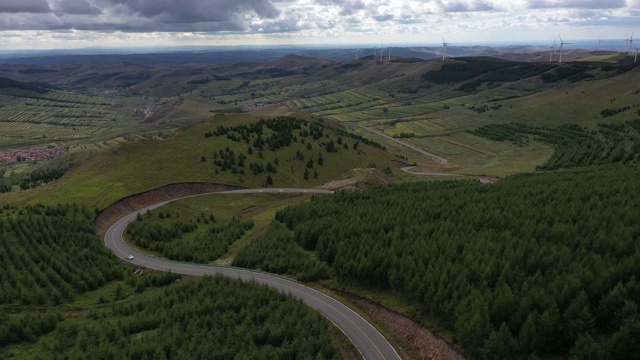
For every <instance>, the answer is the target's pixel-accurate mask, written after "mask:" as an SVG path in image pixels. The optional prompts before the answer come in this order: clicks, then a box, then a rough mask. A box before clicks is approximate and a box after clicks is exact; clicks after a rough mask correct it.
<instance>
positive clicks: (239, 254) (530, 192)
mask: <svg viewBox="0 0 640 360" xmlns="http://www.w3.org/2000/svg"><path fill="white" fill-rule="evenodd" d="M546 54H547V53H546V52H537V53H526V54H525V53H522V54H520V55H519V56H518V57H516V56H515V55H514V54H502V55H500V56H496V57H483V56H471V55H467V56H458V57H452V58H447V59H446V60H441V59H431V60H424V59H418V58H413V57H401V56H393V57H391V58H390V59H384V60H383V61H380V60H378V59H377V58H374V57H371V56H368V57H366V56H365V57H362V58H360V59H357V60H356V59H350V60H349V59H345V60H342V61H337V60H329V59H326V58H321V57H309V56H301V55H286V54H283V55H284V56H281V57H277V58H275V57H274V59H271V58H269V59H265V61H263V62H251V63H250V62H234V63H207V62H201V63H193V64H180V65H176V64H170V63H167V62H165V63H163V62H162V61H158V63H154V64H150V63H146V62H134V61H131V62H123V63H110V62H108V61H105V62H102V63H100V62H78V63H73V64H69V63H64V62H60V63H56V62H52V63H50V64H10V63H8V62H7V63H6V64H2V65H0V76H1V78H0V129H2V131H1V133H0V151H1V152H2V153H3V154H7V155H6V156H4V155H3V157H2V159H4V158H5V157H6V158H7V159H9V158H10V159H12V160H11V161H9V160H7V161H4V162H3V163H2V164H0V169H1V170H0V175H2V176H1V177H0V232H2V233H3V234H5V235H6V236H5V235H3V238H2V246H3V249H4V250H3V252H2V253H1V254H0V255H2V256H3V257H2V259H3V260H2V263H3V264H8V265H7V269H8V271H7V272H6V274H4V275H3V277H2V282H1V283H0V288H1V289H3V290H4V291H3V294H4V295H3V296H2V298H0V319H3V321H2V325H0V357H5V356H6V357H12V358H25V359H26V358H42V359H48V358H59V357H65V358H81V356H80V355H79V354H80V353H81V352H86V351H94V352H95V353H96V354H101V355H100V356H101V357H102V358H110V357H127V358H143V357H144V356H146V357H152V358H162V357H163V356H164V357H166V358H173V357H176V356H179V354H187V353H189V354H200V355H201V356H205V355H204V354H207V353H206V352H205V349H198V350H196V349H195V348H194V346H195V345H194V344H196V343H202V342H210V343H211V344H217V345H215V346H214V345H211V346H212V347H216V346H217V347H218V350H214V349H213V348H212V349H210V350H207V351H209V353H208V354H210V355H211V354H214V353H215V354H216V355H215V356H217V358H221V359H222V358H229V354H242V356H245V357H247V358H274V357H275V358H287V357H289V358H323V359H324V358H358V357H360V356H365V354H371V353H368V352H367V351H369V350H365V349H364V348H362V346H363V345H359V344H361V343H359V342H357V341H355V340H354V338H353V335H350V334H352V333H353V331H352V330H353V329H351V328H350V325H348V324H347V325H344V324H341V323H340V321H338V320H335V318H334V317H332V315H327V313H326V312H325V311H324V310H323V311H322V313H323V314H325V316H326V318H325V317H322V316H321V315H319V314H318V313H316V312H315V311H311V310H310V309H308V308H307V307H305V306H304V305H303V304H302V302H300V301H299V300H297V299H294V298H296V297H297V298H302V299H305V298H304V297H303V296H298V295H295V296H293V297H291V296H288V295H283V294H281V293H279V291H276V290H271V289H268V288H267V287H265V286H263V285H260V284H259V283H256V282H243V281H240V280H235V279H227V278H223V277H221V276H209V275H207V276H205V279H204V280H201V279H199V277H200V276H201V275H202V274H201V273H200V270H199V269H201V268H203V269H205V268H206V269H209V270H207V273H208V272H209V271H211V274H213V273H215V272H231V271H235V270H233V269H235V267H239V268H243V269H252V271H253V272H251V273H249V272H247V274H258V275H260V276H262V275H261V274H263V275H264V278H265V279H270V277H269V276H272V275H269V274H273V276H281V277H284V278H287V279H293V282H292V283H295V284H296V286H297V284H299V283H300V284H302V285H304V286H309V287H311V288H314V289H317V290H319V291H321V292H323V293H327V294H335V293H340V292H344V294H345V295H344V297H343V298H340V299H339V300H340V301H341V302H342V303H344V304H345V305H346V306H348V307H349V308H351V309H353V310H348V311H355V313H357V314H359V315H360V316H362V317H360V316H357V315H355V316H356V317H358V318H360V319H362V321H363V322H364V324H365V325H363V326H369V327H370V328H371V329H370V330H367V331H373V332H375V333H377V334H378V335H380V336H381V337H382V338H384V339H386V340H385V342H386V341H389V342H390V345H389V347H390V349H389V351H390V352H389V353H390V354H392V353H395V352H397V354H396V355H397V356H400V357H401V358H408V359H409V358H410V359H421V358H425V357H429V358H434V359H435V358H462V357H465V358H469V359H532V358H537V359H556V358H569V357H570V358H585V357H586V356H587V355H588V354H591V355H593V356H596V357H594V358H597V359H615V358H633V356H634V354H637V352H636V351H637V350H638V349H637V343H636V342H635V340H634V339H637V336H638V334H639V329H640V327H639V326H640V315H639V314H640V313H639V312H638V306H640V287H639V286H638V283H637V274H638V273H640V268H638V264H640V258H638V249H637V246H635V245H634V244H635V243H637V241H638V239H640V223H639V222H638V221H637V219H636V217H634V216H635V215H634V214H637V213H638V211H640V204H638V201H637V198H638V197H637V196H635V195H634V194H637V193H638V191H640V184H639V183H638V179H640V176H638V175H640V173H639V171H640V170H639V167H638V166H639V165H640V164H639V163H640V100H639V99H640V97H638V94H640V85H638V84H640V82H639V81H638V80H640V67H638V66H636V64H635V63H634V62H633V57H632V56H622V55H619V54H616V53H605V52H589V51H574V52H572V53H568V54H567V58H566V59H567V60H566V62H565V63H562V64H558V63H548V62H546V61H544V59H545V58H546V56H547V55H546ZM167 61H168V60H167ZM0 62H1V61H0ZM29 149H32V150H29ZM33 149H35V150H33ZM55 149H65V151H59V152H58V151H56V150H55ZM18 151H23V152H22V154H23V155H15V156H14V155H13V154H18V153H17V152H18ZM47 151H48V152H51V153H52V154H53V155H52V156H51V158H48V156H44V155H42V156H40V157H38V158H37V159H36V158H28V157H27V155H24V154H30V153H38V154H45V153H48V152H47ZM20 156H21V157H20ZM14 160H15V161H14ZM291 188H295V189H300V190H295V191H294V190H288V189H291ZM238 190H239V191H238ZM219 191H237V192H238V193H235V194H233V195H231V194H225V195H222V194H215V192H219ZM290 192H291V193H290ZM294 192H295V193H296V194H294ZM300 192H302V193H300ZM333 192H335V194H333V195H321V194H325V193H326V194H329V193H333ZM314 193H318V194H315V195H313V194H314ZM204 194H207V195H204ZM196 195H198V196H196ZM200 195H201V196H200ZM178 199H180V200H178ZM173 200H175V201H173ZM167 201H168V203H165V202H167ZM154 204H162V206H161V207H158V208H155V206H154ZM149 206H152V207H153V209H152V210H150V211H149V212H147V211H146V208H147V207H149ZM141 209H145V211H143V212H141V213H140V214H139V215H137V216H136V212H137V211H138V210H141ZM129 214H131V215H129ZM125 215H129V217H130V218H129V220H128V221H130V222H131V223H130V224H129V225H128V226H127V225H126V224H123V225H122V226H121V228H119V231H121V232H122V233H123V234H124V241H123V242H122V243H121V244H120V243H119V244H120V246H121V248H119V249H120V250H116V251H114V253H115V255H114V253H111V252H109V251H108V250H107V248H105V246H103V239H104V238H105V235H106V236H107V237H109V238H113V237H114V235H113V233H111V232H107V229H108V228H109V227H110V226H111V225H113V224H114V223H115V222H116V220H118V219H120V218H121V217H123V216H125ZM125 229H126V230H125ZM109 234H110V235H109ZM123 249H124V250H123ZM129 253H133V255H134V259H130V260H126V259H125V260H123V258H124V257H125V256H126V255H128V254H129ZM118 258H120V259H118ZM142 260H144V261H147V262H149V264H150V263H152V262H156V263H157V264H156V265H155V266H148V264H147V265H145V263H142V262H141V261H142ZM169 261H172V263H173V264H176V265H175V266H176V269H178V267H180V266H183V265H184V269H187V268H188V269H189V271H186V270H185V271H182V270H175V269H174V270H175V271H170V272H167V273H164V274H163V273H161V271H166V270H171V269H167V268H163V267H165V266H168V265H166V264H169ZM180 264H182V265H180ZM196 264H197V265H196ZM153 269H155V270H153ZM193 269H198V270H193ZM141 270H143V271H141ZM194 271H195V273H194ZM243 271H244V270H243ZM177 274H183V275H177ZM243 274H244V273H243ZM195 275H197V276H195ZM258 275H255V276H258ZM237 276H238V275H231V277H237ZM242 276H244V275H242ZM251 276H254V275H251ZM287 281H289V280H287ZM258 282H263V281H261V280H259V281H258ZM298 282H299V283H298ZM285 283H286V282H285ZM292 286H293V285H292ZM305 288H306V287H305ZM276 289H280V290H281V289H282V287H281V286H280V287H276ZM307 289H308V288H307ZM305 291H307V290H305ZM309 291H311V290H309ZM214 293H221V294H225V295H224V296H222V297H217V295H215V296H214V295H213V294H214ZM286 293H287V292H286V291H285V294H286ZM205 296H212V297H213V298H214V299H213V300H210V301H209V300H207V299H205V298H204V297H205ZM323 296H325V295H323ZM332 296H333V295H332ZM163 298H166V299H172V300H171V301H175V302H183V303H181V305H180V306H174V308H173V309H174V310H171V309H170V308H168V307H166V305H167V304H166V303H165V302H164V301H163V300H162V299H163ZM187 299H191V300H187ZM229 299H232V300H234V301H228V300H229ZM240 299H242V301H241V302H236V300H237V301H239V300H240ZM349 299H361V300H362V299H365V300H367V301H370V303H371V304H372V306H374V307H377V310H373V312H374V313H376V312H377V313H381V312H383V311H390V312H393V313H394V314H395V315H396V316H397V317H396V320H393V321H396V322H397V319H400V318H402V319H404V320H406V321H408V322H410V323H411V324H413V325H414V326H417V327H424V328H426V329H429V330H431V331H433V332H434V333H435V334H437V336H438V338H439V339H441V340H442V341H443V344H446V346H445V349H444V350H439V352H434V350H433V348H432V347H430V346H432V345H424V343H425V341H424V340H423V338H421V339H420V340H415V339H413V340H412V339H410V337H408V336H406V334H404V335H403V334H402V331H401V330H398V328H397V327H393V326H391V325H390V324H385V320H380V318H381V317H380V316H377V315H375V314H373V315H372V314H368V313H367V311H368V310H365V308H366V306H364V305H362V303H363V301H360V305H354V304H355V303H358V301H355V300H349ZM305 301H306V300H305ZM326 301H329V300H326ZM331 301H335V300H331ZM307 303H308V302H307ZM336 306H337V305H336ZM341 306H342V305H341ZM312 307H314V308H318V307H317V306H313V305H312ZM202 311H215V312H217V313H220V314H222V315H220V316H221V317H222V318H208V317H207V318H199V316H198V315H197V314H200V313H201V312H202ZM345 311H347V310H345ZM355 313H354V314H355ZM158 314H161V316H157V315H158ZM225 314H229V315H225ZM232 314H233V316H236V315H237V316H239V317H238V318H233V316H232ZM296 316H297V317H298V318H300V319H302V320H300V322H299V323H296V321H295V320H294V319H295V318H296ZM175 318H179V319H181V322H180V324H181V325H180V326H183V327H184V329H187V331H186V332H185V333H186V334H189V335H190V336H193V337H192V338H191V339H192V340H187V337H185V336H184V334H179V333H180V332H181V330H179V329H178V328H176V327H175V326H174V325H172V323H173V321H174V320H173V319H175ZM327 318H328V319H329V320H331V321H327ZM278 319H283V320H282V322H280V320H278ZM376 319H377V320H376ZM358 321H359V320H358ZM387 321H391V320H387ZM214 323H219V324H221V326H220V331H217V330H214V329H215V328H216V327H215V326H214ZM347 323H348V321H347ZM26 324H32V325H26ZM101 324H107V325H106V326H104V327H103V328H102V325H101ZM228 324H236V325H228ZM283 324H284V325H283ZM234 326H235V327H234ZM345 326H347V327H348V329H346V330H345V328H344V327H345ZM403 326H405V327H406V326H408V325H403ZM203 328H204V329H209V330H211V331H209V332H207V333H208V334H209V335H206V336H204V335H203V337H202V338H201V337H199V335H195V334H196V333H199V330H198V329H203ZM341 330H342V331H341ZM343 332H344V333H346V336H345V334H343ZM356 332H357V331H356ZM376 336H377V335H376ZM172 337H173V338H175V339H183V340H182V344H183V345H180V346H176V345H175V344H172V342H171V341H167V339H171V338H172ZM210 337H212V338H210ZM65 338H68V339H69V340H64V339H65ZM71 339H73V340H71ZM196 339H197V340H196ZM224 339H227V340H228V339H243V341H244V344H245V345H239V344H238V343H235V342H233V341H226V340H224ZM349 339H351V340H349ZM380 341H382V340H379V341H378V343H380ZM352 342H353V343H352ZM417 343H421V344H422V345H416V344H417ZM116 344H117V345H116ZM247 344H249V345H247ZM354 344H355V345H354ZM430 344H431V343H430ZM433 346H435V345H433ZM438 346H440V345H438ZM445 353H446V354H448V355H444V354H445ZM161 354H162V355H161ZM373 354H374V355H366V356H365V358H372V359H373V358H378V356H377V355H375V353H373ZM594 354H595V355H594ZM200 355H197V356H200ZM194 356H195V355H194ZM212 356H213V355H212ZM389 356H391V355H389ZM383 358H392V357H384V356H383Z"/></svg>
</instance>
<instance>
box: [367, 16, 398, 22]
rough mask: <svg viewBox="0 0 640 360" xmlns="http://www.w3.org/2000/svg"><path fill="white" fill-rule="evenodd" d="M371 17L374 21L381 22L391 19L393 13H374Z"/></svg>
mask: <svg viewBox="0 0 640 360" xmlns="http://www.w3.org/2000/svg"><path fill="white" fill-rule="evenodd" d="M372 18H373V19H374V20H375V21H379V22H382V21H389V20H393V14H385V15H374V16H372Z"/></svg>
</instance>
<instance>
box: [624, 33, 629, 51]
mask: <svg viewBox="0 0 640 360" xmlns="http://www.w3.org/2000/svg"><path fill="white" fill-rule="evenodd" d="M627 51H629V35H627V37H626V38H625V39H624V52H627Z"/></svg>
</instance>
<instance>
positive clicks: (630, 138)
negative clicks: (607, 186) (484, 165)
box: [470, 120, 640, 170]
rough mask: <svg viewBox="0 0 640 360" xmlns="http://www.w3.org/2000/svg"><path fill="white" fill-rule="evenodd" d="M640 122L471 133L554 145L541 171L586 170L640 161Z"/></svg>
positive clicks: (499, 127)
mask: <svg viewBox="0 0 640 360" xmlns="http://www.w3.org/2000/svg"><path fill="white" fill-rule="evenodd" d="M638 123H640V120H634V121H627V122H625V123H624V124H623V123H620V124H598V128H597V130H593V131H588V130H587V129H585V128H583V127H581V126H579V125H575V124H563V125H560V126H558V127H555V128H551V127H545V126H531V125H525V124H517V123H510V124H490V125H485V126H482V127H480V128H478V129H475V130H472V131H470V133H472V134H474V135H477V136H482V137H485V138H488V139H491V140H495V141H511V142H513V143H514V144H515V145H517V146H525V145H526V144H527V143H528V141H529V139H530V138H533V139H534V140H537V141H541V142H546V143H550V144H553V145H555V149H554V152H553V154H552V155H551V158H550V159H549V160H548V161H547V162H546V163H545V164H543V165H540V166H538V167H537V169H538V170H557V169H562V168H574V167H585V166H591V165H603V164H611V163H621V164H635V163H638V162H640V131H638V129H639V127H638Z"/></svg>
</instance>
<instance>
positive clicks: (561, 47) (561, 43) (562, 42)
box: [558, 35, 571, 64]
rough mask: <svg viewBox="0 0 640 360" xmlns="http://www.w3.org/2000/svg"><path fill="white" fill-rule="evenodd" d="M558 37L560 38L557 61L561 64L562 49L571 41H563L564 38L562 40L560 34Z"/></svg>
mask: <svg viewBox="0 0 640 360" xmlns="http://www.w3.org/2000/svg"><path fill="white" fill-rule="evenodd" d="M558 37H559V38H560V61H559V63H560V64H562V49H563V48H564V46H565V45H570V44H571V43H566V42H564V40H562V37H561V36H560V35H558Z"/></svg>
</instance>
